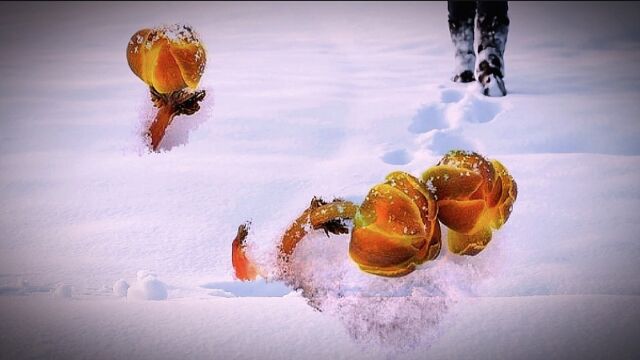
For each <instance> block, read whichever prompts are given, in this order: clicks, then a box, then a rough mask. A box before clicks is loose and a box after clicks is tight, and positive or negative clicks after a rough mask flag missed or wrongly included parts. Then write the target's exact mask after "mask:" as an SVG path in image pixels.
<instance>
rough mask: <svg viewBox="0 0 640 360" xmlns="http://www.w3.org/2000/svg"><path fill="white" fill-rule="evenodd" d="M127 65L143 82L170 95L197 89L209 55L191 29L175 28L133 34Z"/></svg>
mask: <svg viewBox="0 0 640 360" xmlns="http://www.w3.org/2000/svg"><path fill="white" fill-rule="evenodd" d="M127 61H128V62H129V67H130V68H131V70H132V71H133V73H134V74H136V76H138V77H139V78H140V79H142V81H144V82H145V83H147V84H148V85H149V86H151V87H153V88H155V89H156V90H157V91H158V92H160V93H163V94H167V93H171V92H174V91H178V90H181V89H184V88H190V89H192V90H195V89H196V88H197V87H198V83H199V82H200V78H201V77H202V74H203V72H204V67H205V64H206V53H205V49H204V47H203V46H202V43H201V42H200V40H199V39H198V36H197V34H196V33H195V32H194V31H193V30H192V29H191V28H190V27H188V26H184V25H174V26H170V27H159V28H155V29H142V30H140V31H138V32H136V33H135V34H133V36H132V37H131V40H130V41H129V44H128V46H127Z"/></svg>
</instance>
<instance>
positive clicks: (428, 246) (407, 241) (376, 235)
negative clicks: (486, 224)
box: [349, 172, 440, 277]
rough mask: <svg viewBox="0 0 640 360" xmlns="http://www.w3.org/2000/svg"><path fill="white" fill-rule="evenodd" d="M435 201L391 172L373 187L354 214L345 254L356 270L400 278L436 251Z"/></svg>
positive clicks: (415, 183)
mask: <svg viewBox="0 0 640 360" xmlns="http://www.w3.org/2000/svg"><path fill="white" fill-rule="evenodd" d="M436 215H437V208H436V201H435V199H434V197H433V195H432V194H431V193H430V192H429V191H425V186H424V184H421V183H420V181H419V180H418V179H416V178H415V177H413V176H411V175H409V174H407V173H403V172H394V173H391V174H389V175H388V176H387V178H386V181H385V182H384V183H382V184H379V185H376V186H374V187H373V188H372V189H371V191H369V194H368V195H367V197H366V199H365V201H364V202H363V203H362V206H361V207H360V208H359V209H358V212H357V213H356V216H355V218H354V227H353V234H352V236H351V243H350V245H349V255H350V256H351V258H352V259H353V260H354V261H355V262H356V263H357V264H358V266H359V267H360V269H362V270H363V271H366V272H368V273H371V274H375V275H381V276H394V277H395V276H403V275H406V274H408V273H410V272H412V271H413V270H415V267H416V265H419V264H422V263H423V262H425V261H427V260H433V259H435V258H436V257H437V256H438V254H439V252H440V225H439V223H438V220H437V217H436Z"/></svg>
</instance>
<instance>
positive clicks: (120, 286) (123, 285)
mask: <svg viewBox="0 0 640 360" xmlns="http://www.w3.org/2000/svg"><path fill="white" fill-rule="evenodd" d="M128 290H129V283H128V282H127V281H126V280H125V279H120V280H118V281H116V282H115V284H113V294H114V295H116V296H118V297H127V291H128Z"/></svg>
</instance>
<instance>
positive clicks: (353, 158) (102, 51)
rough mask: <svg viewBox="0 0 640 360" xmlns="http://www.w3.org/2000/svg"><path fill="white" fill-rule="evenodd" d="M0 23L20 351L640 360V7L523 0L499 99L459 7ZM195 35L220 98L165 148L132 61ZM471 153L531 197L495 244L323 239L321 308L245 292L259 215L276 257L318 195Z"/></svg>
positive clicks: (262, 288) (318, 271) (12, 327)
mask: <svg viewBox="0 0 640 360" xmlns="http://www.w3.org/2000/svg"><path fill="white" fill-rule="evenodd" d="M0 10H1V11H0V40H1V42H0V43H1V44H2V47H3V51H2V52H0V78H1V79H3V80H2V82H1V83H0V95H1V97H0V106H1V108H2V117H1V118H0V199H1V200H2V201H1V204H2V205H1V206H0V349H2V350H1V352H0V357H2V358H33V357H52V358H149V359H151V358H153V359H158V358H181V357H186V358H221V359H227V358H273V359H279V358H290V357H294V356H295V357H301V356H302V357H305V358H368V359H374V358H421V359H422V358H432V359H439V358H474V359H478V358H483V359H496V358H505V359H513V358H577V357H581V358H605V357H610V358H633V357H636V358H637V357H639V356H640V343H639V342H638V334H640V325H638V324H640V296H639V295H640V277H639V276H638V273H639V272H640V237H639V235H638V234H640V202H639V200H640V187H639V186H638V184H639V183H640V123H639V121H640V120H639V117H638V114H639V113H640V101H639V100H640V97H639V95H640V72H639V71H638V69H637V64H638V63H640V23H638V22H637V20H636V18H637V15H638V14H639V13H640V7H639V6H638V5H637V4H633V3H631V4H621V3H613V4H611V3H606V4H604V3H603V4H599V3H559V4H549V3H534V4H531V3H512V4H511V5H510V16H511V28H510V33H509V40H508V43H507V52H506V59H505V62H506V74H507V77H506V79H505V82H506V85H507V88H508V90H509V91H510V93H509V95H508V96H507V97H505V98H498V99H495V98H486V97H483V96H481V95H480V94H479V92H478V89H477V88H476V85H474V84H471V85H460V84H453V83H451V82H450V81H449V80H448V78H449V76H450V75H451V74H450V71H451V70H452V66H453V63H452V58H453V50H452V48H451V44H450V40H449V34H448V29H447V22H446V14H447V13H446V4H445V3H426V4H421V3H329V4H321V3H292V4H289V3H275V4H274V3H267V4H260V3H207V4H205V3H192V4H170V3H162V4H146V3H145V4H142V3H136V4H113V3H112V4H109V3H94V4H87V3H80V4H61V3H58V4H28V5H20V4H15V3H14V4H8V3H3V4H2V5H0ZM174 22H186V23H190V24H192V25H193V26H194V28H195V29H196V30H197V31H198V32H199V33H200V36H201V38H202V40H203V42H204V44H205V45H206V47H207V51H208V64H207V69H206V71H205V75H204V77H203V79H202V81H201V87H202V88H204V89H206V90H207V97H206V98H205V100H204V104H203V109H202V110H201V111H200V112H199V113H198V114H196V115H194V116H192V117H180V118H177V119H176V123H174V124H173V125H172V128H170V129H169V134H168V135H167V139H166V141H165V143H164V144H163V148H164V149H165V150H166V151H164V152H161V153H158V154H149V153H146V152H145V151H144V150H143V147H142V143H141V138H140V136H139V131H140V124H141V123H142V122H143V121H145V119H146V118H148V117H149V116H150V113H151V103H150V101H149V99H148V91H147V89H146V88H145V86H144V84H143V83H142V82H141V81H140V80H139V79H137V78H136V77H135V76H134V75H133V74H132V73H131V71H130V70H129V67H128V65H127V63H126V58H125V48H126V44H127V41H128V40H129V37H130V36H131V35H132V34H133V33H134V32H135V31H137V30H138V29H139V28H142V27H147V26H154V25H158V24H163V23H174ZM452 148H466V149H472V150H478V151H480V152H482V153H483V154H485V155H487V156H488V157H490V158H496V159H499V160H500V161H501V162H503V163H504V164H505V165H506V166H507V167H508V169H509V170H510V171H511V173H512V174H513V176H514V178H515V179H516V181H517V182H518V188H519V196H518V200H517V202H516V204H515V207H514V212H513V214H512V216H511V218H510V220H509V222H508V223H507V224H506V225H505V227H504V228H503V229H502V230H500V231H499V232H497V233H496V234H495V236H494V240H493V241H492V243H491V244H490V246H489V247H488V248H487V249H486V250H485V251H484V252H483V253H481V254H480V255H478V256H476V257H473V258H466V257H465V258H458V257H456V256H453V255H451V254H447V253H446V252H445V253H443V254H442V255H441V256H440V257H439V258H438V259H437V260H436V261H434V262H430V263H428V264H426V265H425V266H423V267H422V268H421V269H419V270H418V271H416V272H415V273H413V274H411V275H409V276H407V277H404V278H400V279H382V278H377V277H373V276H370V275H366V274H364V273H361V272H360V271H358V270H357V268H356V266H355V265H354V264H352V263H351V262H350V260H349V259H348V255H347V249H348V241H349V237H348V235H344V236H334V237H331V238H327V237H326V236H324V234H323V233H317V234H312V235H311V236H310V237H309V238H308V239H306V240H305V242H303V243H302V244H301V246H300V247H299V248H298V250H297V251H296V254H295V259H294V266H295V268H296V269H298V271H299V272H300V276H301V277H302V278H303V279H304V280H305V281H308V282H310V283H312V284H313V286H314V287H315V288H317V289H319V293H320V294H321V295H319V298H318V299H315V300H316V303H315V304H314V305H315V306H316V307H319V308H320V310H322V311H318V310H316V309H314V308H313V307H312V306H310V305H308V304H307V302H306V300H305V299H304V298H303V297H301V296H300V295H299V294H298V293H295V292H291V290H290V289H289V288H287V287H285V286H284V285H283V284H277V283H275V284H274V283H268V282H265V281H259V282H257V283H253V284H248V283H240V282H237V281H234V280H233V277H232V271H231V261H230V259H231V257H230V243H231V240H232V239H233V237H234V236H235V233H236V229H237V226H238V225H239V224H241V223H242V222H244V221H247V220H251V221H252V224H253V225H252V229H251V232H250V235H249V242H250V244H251V249H250V250H251V252H252V254H253V255H254V256H256V257H257V258H258V259H259V260H260V261H261V262H262V263H265V264H267V263H268V262H269V260H270V259H272V256H273V251H274V247H275V244H276V243H277V241H278V239H279V236H280V235H281V234H282V231H283V230H284V229H285V228H286V227H287V225H288V224H289V222H290V221H291V220H292V219H294V218H295V217H296V216H297V215H298V214H299V213H300V212H301V211H302V210H303V209H304V208H305V207H306V206H307V205H308V202H309V200H310V199H311V198H312V197H313V196H314V195H320V196H323V197H325V198H327V199H331V198H332V197H337V196H339V197H343V198H347V199H350V200H354V201H361V200H362V199H363V197H364V195H365V194H366V193H367V191H368V190H369V188H370V187H372V186H373V185H374V184H376V183H379V182H381V181H382V179H384V176H385V175H386V174H387V173H389V172H390V171H392V170H403V171H408V172H410V173H413V174H416V175H419V174H420V173H421V172H422V171H424V170H425V169H426V168H428V167H429V166H432V165H434V164H435V163H436V162H437V160H438V159H439V157H440V156H441V154H442V153H444V152H446V151H447V150H449V149H452ZM127 294H128V296H126V295H127ZM122 295H125V296H122ZM151 300H156V301H151Z"/></svg>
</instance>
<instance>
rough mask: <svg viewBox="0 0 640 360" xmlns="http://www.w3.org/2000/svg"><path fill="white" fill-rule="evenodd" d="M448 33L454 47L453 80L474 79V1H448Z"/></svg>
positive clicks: (464, 80) (466, 80) (465, 80)
mask: <svg viewBox="0 0 640 360" xmlns="http://www.w3.org/2000/svg"><path fill="white" fill-rule="evenodd" d="M448 9H449V33H450V34H451V41H453V46H454V47H455V69H454V73H455V74H454V76H453V79H452V80H453V81H456V82H463V83H466V82H470V81H474V80H475V78H474V76H473V67H474V66H475V62H476V54H475V52H474V51H473V50H474V49H473V31H474V29H473V19H474V18H475V17H476V3H475V1H464V2H463V1H449V2H448Z"/></svg>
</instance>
